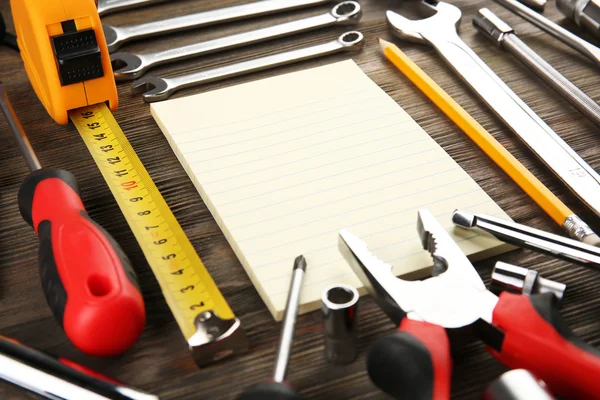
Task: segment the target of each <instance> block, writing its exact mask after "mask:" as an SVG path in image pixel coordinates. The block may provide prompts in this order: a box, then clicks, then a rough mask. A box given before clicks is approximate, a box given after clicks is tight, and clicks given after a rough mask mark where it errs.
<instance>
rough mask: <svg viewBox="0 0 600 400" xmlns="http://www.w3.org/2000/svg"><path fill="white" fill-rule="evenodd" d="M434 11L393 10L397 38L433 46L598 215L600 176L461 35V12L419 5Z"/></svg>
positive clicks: (573, 229) (569, 226) (571, 228)
mask: <svg viewBox="0 0 600 400" xmlns="http://www.w3.org/2000/svg"><path fill="white" fill-rule="evenodd" d="M421 3H422V4H423V5H424V6H426V7H429V8H430V9H433V10H434V11H436V14H434V15H433V16H432V17H429V18H426V19H422V20H409V19H406V18H404V17H403V16H401V15H399V14H398V13H395V12H393V11H388V12H387V19H388V22H389V24H390V28H391V29H392V30H393V33H394V34H395V35H396V36H398V37H400V38H403V39H405V40H411V41H414V42H419V43H427V44H429V45H432V46H433V47H434V48H435V49H436V50H437V51H438V53H439V54H440V55H441V56H442V57H443V58H444V59H445V60H446V62H447V63H448V64H449V65H450V66H451V67H452V68H453V69H454V70H455V72H456V73H457V74H458V75H459V76H460V77H461V78H462V79H463V80H464V81H465V83H467V84H468V85H469V86H470V87H471V89H473V91H474V92H475V93H476V94H477V95H478V96H479V97H480V98H481V100H483V101H484V102H485V103H486V104H487V105H488V107H489V108H490V109H491V110H492V111H493V112H494V113H495V114H496V115H497V116H498V117H499V118H500V119H501V120H502V121H503V122H504V123H505V124H506V126H508V127H509V128H510V129H511V130H512V131H513V132H514V133H515V134H516V135H517V136H518V137H519V138H520V139H521V140H522V141H523V142H524V143H525V144H526V145H527V146H528V147H529V148H530V149H531V150H532V151H533V152H534V153H535V154H536V155H537V156H538V157H539V158H540V160H541V161H543V162H544V163H545V164H546V166H547V167H548V168H549V169H550V170H552V172H553V173H554V174H555V175H556V176H557V177H558V178H559V179H560V180H561V181H562V182H563V183H564V184H565V185H566V186H567V187H568V188H569V189H570V190H571V191H572V192H573V193H574V194H575V195H576V196H578V197H579V198H580V199H581V201H582V202H584V203H585V204H586V205H587V206H588V207H589V208H590V209H591V210H592V211H593V212H594V213H595V214H597V215H600V176H598V174H597V173H596V171H594V170H593V169H592V167H590V166H589V165H588V164H587V163H586V162H585V161H584V160H583V159H582V158H581V157H579V155H578V154H577V153H576V152H575V151H574V150H573V149H572V148H571V147H569V145H568V144H567V143H565V142H564V141H563V140H562V139H561V137H560V136H558V134H557V133H556V132H554V131H553V130H552V128H550V127H549V126H548V125H547V124H546V123H545V122H544V121H543V120H542V119H541V118H540V117H539V116H538V115H537V114H536V113H535V112H534V111H533V110H532V109H531V108H529V107H528V106H527V105H526V104H525V103H524V102H523V101H522V100H521V99H520V98H519V97H518V96H517V95H516V94H515V93H514V92H513V91H512V90H511V89H510V88H509V87H508V86H507V85H506V84H505V83H504V82H503V81H502V80H501V79H500V78H499V77H498V76H497V75H496V74H495V73H494V72H493V71H492V70H491V69H490V68H489V67H488V66H487V65H486V64H485V62H483V60H481V58H479V57H478V56H477V54H475V52H474V51H473V50H471V48H470V47H469V46H468V45H467V44H466V43H465V42H463V41H462V39H461V38H460V37H459V36H458V32H457V28H456V27H457V26H458V23H459V22H460V19H461V17H462V14H461V11H460V9H459V8H457V7H455V6H453V5H451V4H449V3H445V2H438V3H437V4H436V5H432V4H429V3H426V2H425V1H422V2H421ZM580 227H581V225H580V224H578V223H577V221H573V220H571V219H569V218H568V219H567V220H566V221H565V224H564V228H565V229H566V230H567V231H568V232H569V233H570V234H571V236H573V237H578V236H581V234H583V232H581V231H582V229H580Z"/></svg>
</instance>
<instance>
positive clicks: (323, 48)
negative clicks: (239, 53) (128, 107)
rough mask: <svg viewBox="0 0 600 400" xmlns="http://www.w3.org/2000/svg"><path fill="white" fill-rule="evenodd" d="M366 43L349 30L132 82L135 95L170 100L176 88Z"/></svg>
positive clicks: (157, 99)
mask: <svg viewBox="0 0 600 400" xmlns="http://www.w3.org/2000/svg"><path fill="white" fill-rule="evenodd" d="M362 44H363V35H362V33H360V32H357V31H350V32H346V33H344V34H343V35H341V36H340V37H339V38H337V39H336V40H333V41H331V42H329V43H324V44H320V45H317V46H311V47H305V48H303V49H298V50H292V51H287V52H284V53H278V54H273V55H271V56H267V57H261V58H257V59H254V60H249V61H244V62H241V63H237V64H232V65H226V66H224V67H219V68H214V69H210V70H207V71H202V72H197V73H193V74H189V75H183V76H179V77H175V78H159V77H156V76H152V75H146V76H144V77H142V78H140V79H138V80H137V81H135V82H133V94H142V93H143V94H144V101H146V102H147V103H151V102H156V101H161V100H165V99H167V98H168V97H169V96H170V95H172V94H173V93H175V92H176V91H178V90H180V89H184V88H188V87H192V86H198V85H201V84H204V83H209V82H215V81H219V80H222V79H225V78H231V77H234V76H239V75H245V74H248V73H251V72H256V71H262V70H266V69H270V68H275V67H278V66H281V65H286V64H292V63H294V62H300V61H304V60H308V59H311V58H316V57H322V56H326V55H329V54H334V53H338V52H341V51H353V50H354V51H355V50H359V49H360V48H361V47H362Z"/></svg>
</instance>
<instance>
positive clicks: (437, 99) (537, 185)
mask: <svg viewBox="0 0 600 400" xmlns="http://www.w3.org/2000/svg"><path fill="white" fill-rule="evenodd" d="M379 44H380V46H381V50H382V51H383V54H384V55H385V57H386V58H387V59H388V60H390V61H391V62H392V63H393V64H394V65H395V66H396V67H397V68H398V69H399V70H400V71H401V72H402V73H403V74H404V75H406V77H407V78H408V79H409V80H410V81H411V82H412V83H413V84H415V86H417V87H418V88H419V89H420V90H421V91H422V92H423V93H424V94H425V95H426V96H427V97H428V98H429V99H430V100H431V101H432V102H433V103H434V104H435V105H436V106H438V107H439V108H440V110H442V111H443V112H444V114H446V115H447V116H448V118H450V119H451V120H452V121H453V122H454V123H455V124H456V125H457V126H458V127H459V128H460V129H461V130H462V131H463V132H464V133H466V134H467V136H469V137H470V138H471V140H473V141H474V142H475V144H477V146H479V148H481V150H483V151H484V152H485V153H486V154H487V155H488V156H489V157H490V158H491V159H492V161H494V162H495V163H496V165H498V166H499V167H500V168H501V169H502V170H503V171H504V172H506V174H507V175H508V176H510V178H511V179H512V180H513V181H514V182H515V183H516V184H517V185H519V187H520V188H521V189H523V191H524V192H525V193H527V195H529V197H531V198H532V199H533V201H535V202H536V203H537V204H538V205H539V206H540V207H541V208H542V209H543V210H544V211H545V212H546V214H548V215H549V216H550V217H551V218H552V219H553V220H554V221H555V222H556V223H557V224H558V225H559V226H561V227H562V228H564V229H565V230H566V231H567V232H568V233H569V235H570V236H572V237H574V238H576V239H578V240H581V241H583V242H585V243H588V244H592V245H594V246H597V245H599V244H600V237H598V235H596V234H595V233H593V232H592V230H591V229H590V228H589V227H588V226H587V224H585V222H583V221H582V220H581V219H580V218H579V217H578V216H577V215H576V214H575V213H573V211H571V209H569V207H567V206H566V205H565V204H564V203H563V202H562V201H561V200H560V199H559V198H558V197H556V196H555V195H554V193H552V192H551V191H550V190H549V189H548V188H547V187H546V186H544V184H543V183H542V182H540V180H539V179H537V178H536V177H535V176H534V175H533V174H532V173H531V172H529V170H528V169H527V168H525V166H524V165H523V164H521V163H520V162H519V160H517V159H516V158H515V157H514V156H513V155H512V154H511V153H510V152H509V151H508V150H506V148H505V147H504V146H502V145H501V144H500V143H499V142H498V141H497V140H496V139H494V137H493V136H492V135H491V134H490V133H489V132H488V131H486V130H485V128H483V127H482V126H481V125H480V124H479V123H478V122H477V121H475V119H473V117H471V115H469V113H467V112H466V111H465V110H464V109H463V108H462V107H461V106H460V105H459V104H458V103H457V102H456V101H454V99H452V97H450V96H449V95H448V94H447V93H446V92H445V91H444V90H443V89H442V88H441V87H439V86H438V84H437V83H435V82H434V81H433V79H431V78H430V77H429V76H428V75H427V74H426V73H425V72H424V71H423V70H422V69H421V68H419V67H418V66H417V65H416V64H415V63H414V62H413V61H412V60H411V59H410V58H409V57H408V56H407V55H406V54H404V53H403V52H402V51H401V50H400V49H399V48H398V46H396V45H395V44H393V43H390V42H387V41H385V40H383V39H379ZM574 225H576V226H577V228H583V229H588V230H589V231H588V234H587V235H582V234H581V231H580V232H579V233H578V234H577V232H575V231H574V229H576V228H574Z"/></svg>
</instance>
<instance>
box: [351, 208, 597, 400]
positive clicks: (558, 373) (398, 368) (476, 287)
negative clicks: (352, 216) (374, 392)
mask: <svg viewBox="0 0 600 400" xmlns="http://www.w3.org/2000/svg"><path fill="white" fill-rule="evenodd" d="M417 230H418V233H419V236H420V238H421V242H422V244H423V248H424V249H425V250H428V251H429V252H430V253H431V255H432V258H433V269H432V277H431V278H429V279H425V280H422V281H406V280H403V279H400V278H397V277H396V276H395V275H394V274H393V273H392V266H391V265H390V264H386V263H385V262H383V261H381V260H379V259H378V258H377V257H376V256H374V255H373V254H372V253H371V252H370V251H369V249H368V247H367V245H366V243H364V242H363V241H361V240H360V239H359V238H358V237H356V236H354V235H353V234H352V233H350V232H349V231H348V230H345V229H344V230H341V231H340V233H339V249H340V251H341V253H342V254H343V255H344V258H345V259H346V260H347V261H348V263H349V264H350V265H351V266H352V268H353V269H354V271H355V273H356V274H357V275H358V277H359V278H360V279H361V281H362V283H363V285H364V286H365V288H366V289H367V290H368V291H369V293H370V294H371V295H373V297H374V298H375V299H376V300H377V302H378V304H379V305H380V307H381V308H382V309H383V310H384V311H385V312H386V313H387V314H388V316H389V317H390V318H391V319H392V320H393V321H394V322H395V323H397V324H399V328H398V332H396V333H394V334H393V335H391V336H389V337H386V338H382V339H379V340H378V341H377V342H375V343H374V344H373V346H372V347H371V348H370V350H369V355H368V357H367V368H368V371H369V375H370V377H371V379H372V380H373V382H374V383H375V384H376V385H377V386H379V387H380V388H381V389H383V390H384V391H386V392H387V393H388V394H390V395H392V396H394V397H396V398H403V399H411V400H412V399H415V400H421V399H422V400H425V399H428V400H445V399H449V397H450V385H451V374H452V357H451V354H450V353H451V351H450V340H449V337H448V334H450V337H452V338H454V337H455V335H454V334H455V333H459V332H460V331H462V330H463V329H465V330H467V331H470V332H472V333H474V334H475V335H476V336H477V337H478V338H480V339H481V340H483V341H484V342H485V343H486V345H487V349H488V350H489V351H490V352H491V353H492V354H493V355H494V356H495V357H496V358H497V359H498V360H500V361H501V362H502V363H503V364H505V365H506V366H507V367H509V368H522V369H526V370H529V371H531V372H532V373H533V374H534V375H535V376H537V377H538V378H539V379H541V380H543V381H544V382H546V384H547V385H548V387H549V388H550V390H551V391H552V392H553V393H554V394H555V395H559V396H565V397H566V398H568V399H597V398H600V390H599V389H600V352H599V351H598V350H597V349H595V348H593V347H591V346H589V345H588V344H586V343H584V342H583V341H581V339H579V338H577V337H576V336H575V335H574V334H573V333H572V332H571V331H570V329H569V328H568V326H567V325H566V323H565V322H564V321H563V320H562V318H561V316H560V314H559V312H558V307H557V300H556V297H555V296H554V295H553V294H551V293H545V294H540V295H534V296H531V297H527V296H523V295H518V294H513V293H508V292H503V293H501V294H500V296H496V295H494V294H493V293H492V292H490V291H488V290H487V289H486V287H485V285H484V283H483V281H482V280H481V278H480V276H479V274H478V273H477V271H476V270H475V268H474V267H473V265H472V264H471V262H470V261H469V259H468V258H467V257H466V256H465V254H464V253H463V252H462V250H461V249H460V248H459V247H458V245H457V244H456V242H454V240H453V239H452V238H451V237H450V235H449V234H448V232H447V231H446V230H445V229H444V228H443V227H442V225H441V224H440V223H439V222H438V221H437V220H436V219H435V218H434V217H433V215H432V214H431V213H430V212H429V211H428V210H419V211H418V221H417Z"/></svg>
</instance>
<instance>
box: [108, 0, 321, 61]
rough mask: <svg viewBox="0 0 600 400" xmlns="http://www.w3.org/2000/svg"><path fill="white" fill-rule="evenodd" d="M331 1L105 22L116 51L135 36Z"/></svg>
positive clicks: (268, 1) (289, 0) (300, 0)
mask: <svg viewBox="0 0 600 400" xmlns="http://www.w3.org/2000/svg"><path fill="white" fill-rule="evenodd" d="M331 1H332V0H262V1H256V2H253V3H249V4H242V5H239V6H232V7H226V8H220V9H216V10H210V11H204V12H199V13H195V14H188V15H185V16H181V17H176V18H169V19H163V20H159V21H153V22H147V23H145V24H138V25H127V26H120V27H115V26H111V25H103V29H104V36H105V37H106V42H107V45H108V50H109V51H110V52H113V51H115V50H116V49H117V48H118V47H120V46H121V45H122V44H124V43H126V42H129V41H133V40H139V39H143V38H149V37H153V36H158V35H165V34H168V33H175V32H181V31H184V30H189V29H192V28H204V27H207V26H211V25H215V24H220V23H225V22H233V21H238V20H241V19H247V18H251V17H258V16H262V15H268V14H273V13H277V12H282V11H289V10H294V9H298V8H302V7H309V6H316V5H319V4H325V3H329V2H331Z"/></svg>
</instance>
